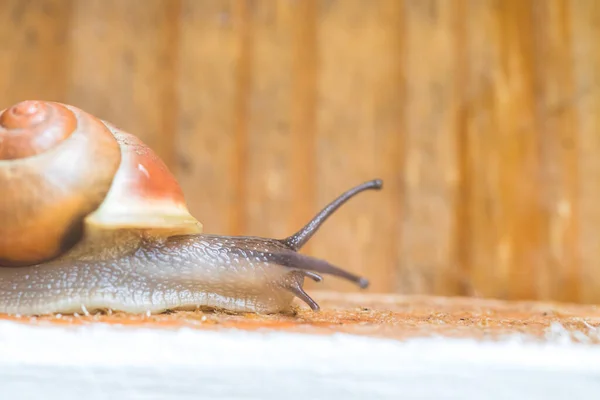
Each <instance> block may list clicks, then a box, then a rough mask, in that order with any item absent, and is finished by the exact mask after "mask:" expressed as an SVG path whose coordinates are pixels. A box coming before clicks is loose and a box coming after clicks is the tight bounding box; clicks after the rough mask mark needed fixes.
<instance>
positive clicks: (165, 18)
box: [67, 0, 180, 167]
mask: <svg viewBox="0 0 600 400" xmlns="http://www.w3.org/2000/svg"><path fill="white" fill-rule="evenodd" d="M179 6H180V4H179V0H173V1H163V0H90V1H76V2H74V3H73V27H72V30H71V32H70V43H71V56H72V63H71V74H70V85H71V86H70V88H69V95H68V97H67V98H68V100H69V102H70V103H71V104H73V105H76V106H78V107H80V108H83V109H84V110H86V111H88V112H90V113H92V114H95V115H96V116H98V117H101V118H104V119H107V120H109V121H111V122H113V123H114V124H116V125H117V126H119V127H121V128H122V129H124V130H126V131H129V132H131V133H133V134H135V135H137V136H139V137H140V138H141V139H142V140H144V141H145V142H146V143H147V144H148V145H149V146H150V147H152V148H153V149H154V150H155V151H156V152H157V154H158V155H159V156H160V157H161V158H162V159H163V160H165V162H166V163H167V165H168V166H169V167H172V166H173V160H174V155H173V151H174V149H173V141H174V133H175V130H176V126H175V125H174V124H175V114H174V113H175V112H176V110H177V106H178V105H177V103H176V100H177V98H176V96H175V93H174V92H173V87H174V86H173V85H174V79H175V77H174V68H175V65H174V64H173V60H174V59H175V58H176V56H177V55H176V53H174V51H175V50H176V49H177V46H176V45H174V44H176V43H177V40H178V39H177V23H178V18H179Z"/></svg>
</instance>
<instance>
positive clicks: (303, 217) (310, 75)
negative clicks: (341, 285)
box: [287, 0, 318, 254]
mask: <svg viewBox="0 0 600 400" xmlns="http://www.w3.org/2000/svg"><path fill="white" fill-rule="evenodd" d="M292 18H293V22H292V24H293V27H292V35H293V36H292V41H293V43H294V45H293V49H292V60H291V67H292V77H293V78H292V86H291V104H290V106H291V110H290V140H291V143H290V145H291V149H292V160H291V162H292V165H291V168H292V170H291V175H290V181H289V182H288V183H287V186H288V189H289V190H290V194H291V196H292V198H291V204H292V206H293V210H294V212H293V213H292V215H291V219H290V226H289V229H290V231H295V230H297V229H299V228H300V227H302V226H304V224H306V223H307V221H309V220H310V219H311V218H312V217H313V216H314V215H315V214H316V212H317V211H318V205H317V204H316V203H315V189H316V182H315V180H316V178H315V177H316V173H317V171H316V168H315V167H316V163H315V159H316V157H315V140H316V115H317V76H318V64H317V63H318V60H317V0H306V1H300V2H295V9H294V10H293V16H292ZM302 251H303V252H304V253H307V254H311V242H310V241H309V242H308V243H307V244H306V245H305V246H304V248H303V249H302Z"/></svg>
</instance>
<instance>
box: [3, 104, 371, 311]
mask: <svg viewBox="0 0 600 400" xmlns="http://www.w3.org/2000/svg"><path fill="white" fill-rule="evenodd" d="M381 186H382V182H381V181H380V180H373V181H368V182H365V183H363V184H361V185H358V186H356V187H354V188H352V189H350V190H348V191H347V192H345V193H343V194H342V195H340V196H339V197H338V198H337V199H335V200H334V201H333V202H331V203H330V204H329V205H328V206H326V207H325V208H324V209H323V210H322V211H321V212H319V213H318V214H317V216H315V218H313V219H312V220H311V221H310V222H309V223H308V224H307V225H305V226H304V227H303V228H302V229H300V230H299V231H298V232H297V233H295V234H293V235H291V236H290V237H288V238H284V239H269V238H260V237H252V236H221V235H214V234H207V233H204V232H203V226H202V224H201V223H200V222H199V221H198V220H197V219H196V218H195V217H194V216H192V215H191V214H190V212H189V210H188V208H187V205H186V202H185V198H184V195H183V191H182V189H181V188H180V186H179V185H178V183H177V181H176V179H175V178H174V176H173V175H172V174H171V172H170V171H169V169H168V168H167V166H166V165H165V164H164V163H163V162H162V161H161V160H160V158H159V157H157V156H156V154H155V153H154V152H153V151H152V150H151V149H150V148H148V147H147V146H146V145H145V144H144V143H143V142H142V141H141V140H139V139H138V138H137V137H135V136H134V135H132V134H129V133H127V132H123V131H122V130H120V129H118V128H117V127H115V126H113V125H112V124H110V123H108V122H106V121H103V120H101V119H98V118H96V117H94V116H92V115H91V114H89V113H86V112H84V111H82V110H80V109H78V108H76V107H73V106H70V105H65V104H61V103H56V102H42V101H24V102H21V103H18V104H16V105H14V106H12V107H10V108H8V109H6V110H3V111H0V193H1V195H0V313H8V314H21V315H40V314H52V313H62V314H69V313H79V312H93V311H97V310H106V309H110V310H115V311H123V312H129V313H148V312H150V313H161V312H164V311H166V310H177V309H196V308H214V309H225V310H229V311H233V312H257V313H277V312H285V311H288V310H289V309H290V307H291V305H292V301H293V299H294V298H296V297H297V298H299V299H300V300H302V301H304V302H305V303H306V304H307V305H308V306H310V307H311V308H312V309H313V310H318V309H319V306H318V304H317V303H316V302H315V301H314V300H312V299H311V298H310V296H308V294H307V293H306V292H305V291H304V289H303V284H304V280H305V279H306V278H310V279H313V280H315V281H321V280H322V277H321V275H320V274H331V275H334V276H338V277H341V278H343V279H347V280H350V281H352V282H355V283H356V284H357V285H359V286H360V287H366V286H367V285H368V282H367V280H366V279H364V278H362V277H359V276H356V275H354V274H351V273H349V272H347V271H345V270H343V269H341V268H338V267H336V266H334V265H332V264H330V263H328V262H327V261H324V260H320V259H317V258H314V257H310V256H306V255H303V254H300V253H299V252H298V251H299V250H300V249H301V248H302V246H303V245H304V243H306V242H307V241H308V240H309V239H310V238H311V237H312V235H313V234H314V233H315V232H316V231H317V230H318V228H319V227H320V226H321V225H322V223H323V222H324V221H325V220H326V219H327V218H328V217H329V216H331V215H332V214H333V213H334V212H335V210H337V209H338V208H339V207H340V206H341V205H342V204H344V203H345V202H346V201H348V200H349V199H350V198H352V197H353V196H355V195H356V194H358V193H360V192H362V191H364V190H368V189H379V188H381Z"/></svg>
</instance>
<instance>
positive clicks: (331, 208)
mask: <svg viewBox="0 0 600 400" xmlns="http://www.w3.org/2000/svg"><path fill="white" fill-rule="evenodd" d="M382 187H383V181H382V180H381V179H374V180H371V181H367V182H364V183H362V184H360V185H358V186H355V187H353V188H352V189H349V190H347V191H346V192H344V193H342V194H341V195H340V196H339V197H338V198H336V199H335V200H333V201H332V202H331V203H329V204H328V205H327V206H326V207H325V208H323V210H321V212H319V213H318V214H317V215H316V216H315V217H314V218H313V219H312V220H311V221H310V222H309V223H307V224H306V225H305V226H304V227H303V228H302V229H300V230H299V231H298V232H296V233H295V234H293V235H292V236H290V237H287V238H285V239H283V240H281V241H282V242H283V243H285V244H286V245H287V246H288V247H289V248H291V249H292V250H295V251H297V250H299V249H300V248H302V246H303V245H304V244H305V243H306V242H308V241H309V240H310V238H311V237H312V236H313V235H314V234H315V233H316V232H317V230H319V228H320V227H321V225H323V223H324V222H325V221H326V220H327V218H329V217H330V216H331V215H332V214H333V213H334V212H335V211H336V210H337V209H338V208H340V207H341V206H342V205H343V204H344V203H346V202H347V201H348V200H350V199H351V198H353V197H354V196H356V195H357V194H359V193H361V192H364V191H365V190H372V189H375V190H379V189H381V188H382Z"/></svg>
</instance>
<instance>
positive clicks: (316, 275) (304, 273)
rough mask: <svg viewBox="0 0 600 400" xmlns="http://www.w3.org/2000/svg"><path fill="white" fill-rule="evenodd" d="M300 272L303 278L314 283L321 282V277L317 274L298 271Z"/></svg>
mask: <svg viewBox="0 0 600 400" xmlns="http://www.w3.org/2000/svg"><path fill="white" fill-rule="evenodd" d="M298 272H301V273H302V275H303V276H305V277H307V278H310V279H312V280H313V281H315V282H323V277H322V276H321V275H319V274H315V273H314V272H311V271H298Z"/></svg>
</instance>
